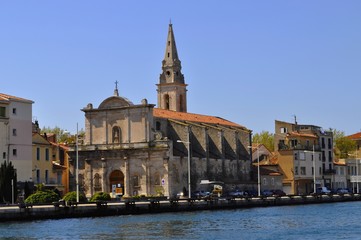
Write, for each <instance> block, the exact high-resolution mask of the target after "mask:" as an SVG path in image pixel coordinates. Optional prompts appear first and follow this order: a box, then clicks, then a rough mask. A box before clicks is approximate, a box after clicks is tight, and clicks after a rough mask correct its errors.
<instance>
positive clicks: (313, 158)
mask: <svg viewBox="0 0 361 240" xmlns="http://www.w3.org/2000/svg"><path fill="white" fill-rule="evenodd" d="M312 161H313V162H312V165H313V193H314V194H316V159H315V145H312Z"/></svg>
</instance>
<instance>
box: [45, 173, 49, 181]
mask: <svg viewBox="0 0 361 240" xmlns="http://www.w3.org/2000/svg"><path fill="white" fill-rule="evenodd" d="M45 183H49V170H45Z"/></svg>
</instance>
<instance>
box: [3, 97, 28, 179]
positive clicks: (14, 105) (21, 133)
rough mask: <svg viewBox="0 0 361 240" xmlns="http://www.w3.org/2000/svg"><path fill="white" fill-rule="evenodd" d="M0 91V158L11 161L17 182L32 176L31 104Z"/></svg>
mask: <svg viewBox="0 0 361 240" xmlns="http://www.w3.org/2000/svg"><path fill="white" fill-rule="evenodd" d="M33 103H34V102H33V101H31V100H27V99H24V98H19V97H15V96H11V95H8V94H3V93H0V154H1V155H0V159H1V160H2V161H7V162H12V164H13V165H14V168H15V169H16V172H17V179H18V181H19V182H25V181H31V178H32V171H31V170H32V168H31V167H32V149H31V142H32V139H31V129H32V121H31V120H32V104H33Z"/></svg>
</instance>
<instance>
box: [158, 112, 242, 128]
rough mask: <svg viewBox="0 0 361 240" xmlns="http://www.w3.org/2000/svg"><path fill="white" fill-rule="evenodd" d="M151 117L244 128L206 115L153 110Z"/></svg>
mask: <svg viewBox="0 0 361 240" xmlns="http://www.w3.org/2000/svg"><path fill="white" fill-rule="evenodd" d="M153 115H154V117H158V118H167V119H174V120H181V121H189V122H199V123H208V124H216V125H223V126H230V127H236V128H245V127H244V126H241V125H239V124H237V123H234V122H231V121H228V120H226V119H223V118H220V117H214V116H207V115H201V114H195V113H185V112H176V111H170V110H164V109H159V108H154V109H153Z"/></svg>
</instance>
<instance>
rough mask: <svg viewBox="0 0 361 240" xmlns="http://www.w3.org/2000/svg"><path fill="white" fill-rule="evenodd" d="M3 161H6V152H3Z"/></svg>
mask: <svg viewBox="0 0 361 240" xmlns="http://www.w3.org/2000/svg"><path fill="white" fill-rule="evenodd" d="M3 159H4V160H5V159H6V152H3Z"/></svg>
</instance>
